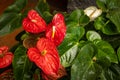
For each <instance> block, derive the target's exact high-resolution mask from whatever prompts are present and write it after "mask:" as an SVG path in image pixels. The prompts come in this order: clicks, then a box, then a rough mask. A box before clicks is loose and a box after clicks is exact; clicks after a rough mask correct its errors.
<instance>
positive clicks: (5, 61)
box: [0, 52, 13, 68]
mask: <svg viewBox="0 0 120 80" xmlns="http://www.w3.org/2000/svg"><path fill="white" fill-rule="evenodd" d="M12 60H13V54H12V53H11V52H7V53H5V54H4V56H3V57H1V58H0V68H5V67H7V66H9V65H10V64H11V63H12Z"/></svg>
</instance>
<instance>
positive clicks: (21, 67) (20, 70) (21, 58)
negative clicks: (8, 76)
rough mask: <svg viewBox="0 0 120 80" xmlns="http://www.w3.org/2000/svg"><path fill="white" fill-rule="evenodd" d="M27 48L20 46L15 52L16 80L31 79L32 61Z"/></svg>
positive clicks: (14, 67) (14, 69)
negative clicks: (27, 53)
mask: <svg viewBox="0 0 120 80" xmlns="http://www.w3.org/2000/svg"><path fill="white" fill-rule="evenodd" d="M26 51H27V49H26V48H24V47H23V46H19V47H18V48H17V49H16V50H15V53H14V59H13V72H14V78H15V80H30V79H31V71H30V70H31V67H32V63H31V62H30V61H29V59H28V57H27V55H26Z"/></svg>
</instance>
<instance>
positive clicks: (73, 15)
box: [68, 9, 84, 23]
mask: <svg viewBox="0 0 120 80" xmlns="http://www.w3.org/2000/svg"><path fill="white" fill-rule="evenodd" d="M82 15H84V12H83V11H82V10H79V9H77V10H74V11H73V12H72V13H71V14H70V16H69V18H68V21H73V22H77V23H79V19H80V16H82Z"/></svg>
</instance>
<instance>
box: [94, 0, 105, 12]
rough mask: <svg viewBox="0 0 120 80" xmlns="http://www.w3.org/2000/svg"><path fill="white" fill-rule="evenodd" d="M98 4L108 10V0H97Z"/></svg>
mask: <svg viewBox="0 0 120 80" xmlns="http://www.w3.org/2000/svg"><path fill="white" fill-rule="evenodd" d="M96 4H97V6H98V7H99V8H101V9H102V10H104V11H105V10H106V5H105V4H106V0H96Z"/></svg>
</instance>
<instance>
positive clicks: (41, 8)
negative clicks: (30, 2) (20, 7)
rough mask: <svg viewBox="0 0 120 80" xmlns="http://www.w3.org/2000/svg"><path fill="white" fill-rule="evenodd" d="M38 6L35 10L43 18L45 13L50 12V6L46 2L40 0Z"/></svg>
mask: <svg viewBox="0 0 120 80" xmlns="http://www.w3.org/2000/svg"><path fill="white" fill-rule="evenodd" d="M38 1H39V2H38V4H37V6H36V7H35V10H37V11H38V12H39V14H40V15H41V16H42V17H43V13H44V12H45V11H50V7H49V5H48V3H47V2H46V0H38Z"/></svg>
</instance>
